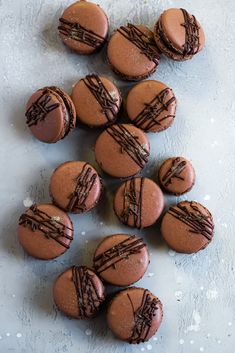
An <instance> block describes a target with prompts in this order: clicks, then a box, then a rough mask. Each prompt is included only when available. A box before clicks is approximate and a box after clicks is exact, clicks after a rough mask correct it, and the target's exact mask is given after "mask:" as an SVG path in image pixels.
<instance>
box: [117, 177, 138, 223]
mask: <svg viewBox="0 0 235 353" xmlns="http://www.w3.org/2000/svg"><path fill="white" fill-rule="evenodd" d="M138 180H139V179H136V178H134V179H131V180H130V181H127V182H126V183H125V189H124V196H123V212H122V214H121V220H122V222H123V223H125V224H128V220H129V218H130V217H131V216H133V219H134V227H136V228H139V229H141V226H142V194H143V187H144V178H141V180H140V186H139V187H138V188H137V185H136V183H137V182H138Z"/></svg>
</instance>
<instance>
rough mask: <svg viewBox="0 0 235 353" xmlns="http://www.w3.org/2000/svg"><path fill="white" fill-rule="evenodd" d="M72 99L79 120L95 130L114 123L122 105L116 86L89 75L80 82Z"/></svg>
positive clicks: (74, 90) (103, 78) (74, 89)
mask: <svg viewBox="0 0 235 353" xmlns="http://www.w3.org/2000/svg"><path fill="white" fill-rule="evenodd" d="M71 98H72V100H73V103H74V105H75V109H76V113H77V119H78V120H79V121H80V122H81V123H83V124H85V125H88V126H89V127H94V128H98V127H103V126H108V125H111V124H112V123H114V122H115V120H116V119H117V115H118V112H119V110H120V107H121V103H122V97H121V93H120V91H119V89H118V88H117V87H116V86H115V84H114V83H113V82H112V81H110V80H109V79H107V78H106V77H103V76H97V75H88V76H86V77H85V78H83V79H81V80H80V81H78V82H77V83H76V84H75V86H74V87H73V91H72V95H71Z"/></svg>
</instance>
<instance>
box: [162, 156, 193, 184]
mask: <svg viewBox="0 0 235 353" xmlns="http://www.w3.org/2000/svg"><path fill="white" fill-rule="evenodd" d="M186 165H187V162H186V161H181V158H180V157H177V158H174V159H173V161H172V164H171V167H170V169H168V170H167V172H166V173H165V174H164V176H163V177H162V180H161V182H162V185H163V186H165V187H166V186H168V185H169V184H171V182H172V179H173V178H177V179H180V180H184V178H183V177H181V176H180V174H181V173H182V172H183V171H184V169H185V168H186Z"/></svg>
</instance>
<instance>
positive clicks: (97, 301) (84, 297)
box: [53, 266, 105, 319]
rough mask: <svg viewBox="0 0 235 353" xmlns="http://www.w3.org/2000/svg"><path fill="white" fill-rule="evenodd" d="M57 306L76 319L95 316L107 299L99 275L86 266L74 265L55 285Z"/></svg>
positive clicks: (61, 275) (54, 293)
mask: <svg viewBox="0 0 235 353" xmlns="http://www.w3.org/2000/svg"><path fill="white" fill-rule="evenodd" d="M53 297H54V301H55V304H56V306H57V307H58V309H59V310H60V311H62V312H63V313H64V314H65V315H67V316H69V317H72V318H74V319H86V318H90V317H93V316H95V315H96V314H97V313H98V311H99V310H100V307H101V304H102V303H103V302H104V300H105V289H104V286H103V284H102V282H101V280H100V279H99V277H98V276H97V275H96V274H95V273H94V272H93V271H92V270H91V269H89V268H87V267H85V266H73V267H71V268H69V269H67V270H66V271H64V272H63V273H61V274H60V275H59V277H58V278H57V279H56V281H55V283H54V287H53Z"/></svg>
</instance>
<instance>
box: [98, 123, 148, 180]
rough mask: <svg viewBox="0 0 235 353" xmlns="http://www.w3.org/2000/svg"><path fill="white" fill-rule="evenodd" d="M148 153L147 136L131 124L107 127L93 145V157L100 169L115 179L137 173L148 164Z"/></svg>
mask: <svg viewBox="0 0 235 353" xmlns="http://www.w3.org/2000/svg"><path fill="white" fill-rule="evenodd" d="M149 153H150V145H149V141H148V138H147V136H146V135H145V134H144V132H143V131H142V130H140V129H138V128H137V127H135V126H133V125H131V124H117V125H112V126H110V127H108V128H107V129H106V130H105V131H103V132H102V133H101V134H100V136H99V137H98V139H97V141H96V144H95V157H96V161H97V163H98V164H99V166H100V168H101V169H102V170H103V171H104V172H106V173H107V174H109V175H111V176H113V177H116V178H126V177H130V176H133V175H135V174H137V173H139V172H140V171H141V170H142V169H143V168H144V166H145V165H146V163H147V162H148V159H149Z"/></svg>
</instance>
